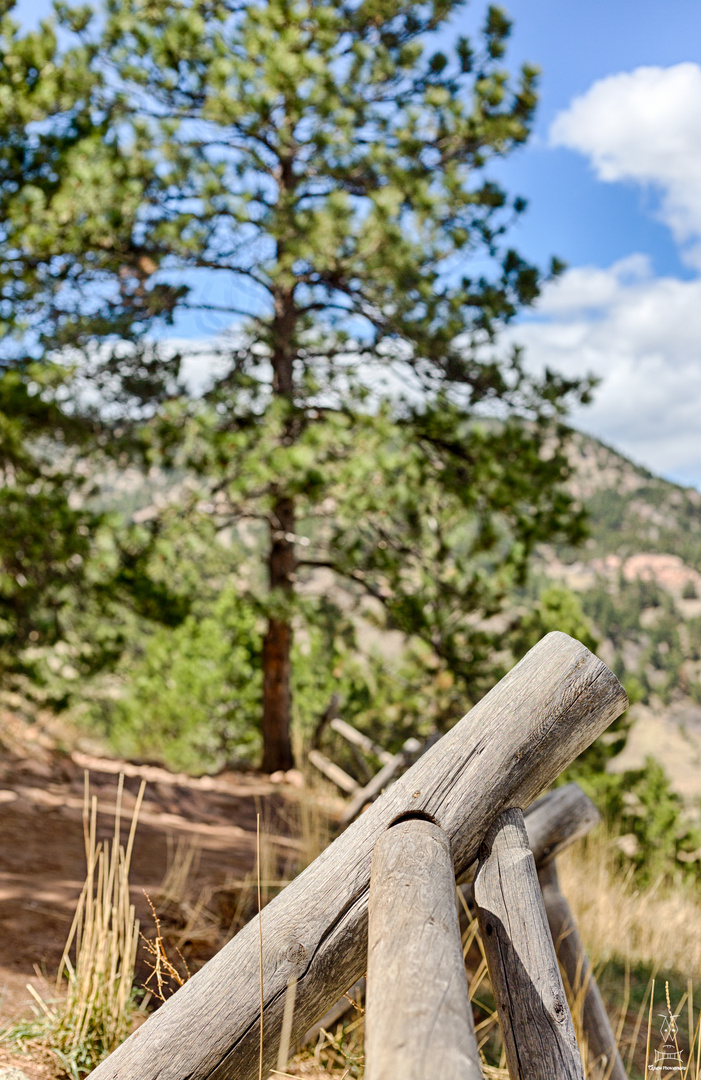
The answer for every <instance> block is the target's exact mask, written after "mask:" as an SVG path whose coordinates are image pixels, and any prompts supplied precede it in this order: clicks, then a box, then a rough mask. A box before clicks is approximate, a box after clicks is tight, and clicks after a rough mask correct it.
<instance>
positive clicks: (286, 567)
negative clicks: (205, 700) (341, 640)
mask: <svg viewBox="0 0 701 1080" xmlns="http://www.w3.org/2000/svg"><path fill="white" fill-rule="evenodd" d="M295 319H296V309H295V303H294V296H293V294H292V293H291V292H289V291H285V290H280V291H279V292H278V293H277V294H276V296H275V316H274V319H273V326H272V331H273V343H274V344H273V350H272V356H271V360H272V367H273V387H272V388H273V394H275V395H277V396H279V397H282V398H285V399H286V400H287V401H288V402H289V404H290V406H292V405H293V404H294V351H293V350H294V344H293V337H294V328H295ZM294 438H295V430H294V421H293V418H292V415H290V417H289V418H288V421H287V424H286V430H285V434H284V441H285V442H286V443H287V444H289V443H291V442H293V441H294ZM294 531H295V507H294V500H293V499H292V498H291V497H290V496H289V495H285V493H284V492H279V493H278V495H277V499H276V501H275V503H274V505H273V512H272V516H271V521H270V553H269V555H268V581H269V585H270V589H271V591H276V592H278V593H282V594H283V595H284V596H286V597H290V598H291V597H292V593H293V591H294V571H295V565H296V563H295V547H294ZM291 652H292V624H291V622H290V619H289V618H284V617H283V618H279V617H277V616H275V615H271V616H270V618H269V620H268V630H267V633H266V635H265V639H264V641H263V766H262V767H263V772H277V771H278V770H280V769H285V770H286V769H291V768H292V766H293V765H294V759H293V757H292V744H291V742H290V722H291V720H292V686H291V683H292V659H291Z"/></svg>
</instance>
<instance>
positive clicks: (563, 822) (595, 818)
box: [461, 783, 601, 895]
mask: <svg viewBox="0 0 701 1080" xmlns="http://www.w3.org/2000/svg"><path fill="white" fill-rule="evenodd" d="M524 820H525V823H526V833H527V834H528V846H529V847H530V849H531V851H532V852H533V858H534V859H535V864H536V867H537V868H538V869H540V867H541V866H545V865H546V864H547V863H548V862H550V860H551V859H554V858H555V856H556V855H557V854H559V852H561V851H564V849H565V848H566V847H569V845H570V844H572V843H574V841H575V840H578V839H579V838H580V836H585V835H586V834H587V833H588V832H589V831H590V829H593V828H594V826H595V825H598V823H599V822H600V821H601V814H600V813H599V811H598V810H597V808H596V807H595V806H594V803H593V802H592V801H591V799H590V798H589V796H588V795H585V794H584V792H583V791H582V789H581V787H580V786H579V784H576V783H572V784H564V785H563V787H559V788H554V790H553V791H547V792H546V793H545V795H541V797H540V798H539V799H536V801H535V802H534V803H531V805H530V806H529V807H527V809H526V810H525V812H524ZM476 872H477V863H476V862H474V863H473V864H472V866H470V867H468V869H467V870H466V871H465V873H464V874H463V881H462V882H461V885H462V886H463V888H464V887H465V886H466V885H467V884H468V883H469V882H471V881H472V880H473V879H474V876H475V874H476ZM466 895H468V894H467V893H466ZM470 895H471V893H470Z"/></svg>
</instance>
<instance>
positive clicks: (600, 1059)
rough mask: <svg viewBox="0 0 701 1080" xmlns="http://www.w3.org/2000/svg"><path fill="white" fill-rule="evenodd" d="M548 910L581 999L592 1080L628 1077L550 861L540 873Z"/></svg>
mask: <svg viewBox="0 0 701 1080" xmlns="http://www.w3.org/2000/svg"><path fill="white" fill-rule="evenodd" d="M538 877H539V879H540V885H541V889H542V890H543V900H544V901H545V911H546V914H547V918H548V923H549V926H550V933H551V935H552V939H553V943H554V945H555V952H556V953H557V958H558V960H559V961H560V964H561V966H562V970H563V971H564V973H565V981H566V983H567V984H568V985H567V988H568V992H569V995H570V1000H571V1001H572V1000H575V1001H579V1002H580V1008H581V1013H582V1029H583V1031H584V1036H585V1038H586V1040H587V1047H588V1055H587V1066H588V1072H587V1075H588V1076H590V1077H591V1078H592V1080H627V1077H626V1070H625V1068H624V1065H623V1062H622V1061H621V1057H620V1054H619V1053H618V1047H617V1046H616V1037H615V1035H614V1033H613V1030H612V1028H611V1024H610V1022H609V1018H608V1015H607V1013H606V1006H605V1005H604V1003H603V1001H602V999H601V994H600V993H599V987H598V986H597V985H596V980H595V979H594V975H593V973H592V970H591V965H590V964H589V960H588V958H587V954H586V952H585V950H584V946H583V944H582V940H581V938H580V936H579V932H578V930H577V925H576V923H575V921H574V917H573V915H572V912H571V910H570V905H569V904H568V903H567V900H566V899H565V897H564V896H563V895H562V893H561V892H560V887H559V883H558V880H557V869H556V867H555V863H554V862H550V863H548V864H547V865H545V866H544V867H543V869H542V870H541V871H540V872H539V874H538Z"/></svg>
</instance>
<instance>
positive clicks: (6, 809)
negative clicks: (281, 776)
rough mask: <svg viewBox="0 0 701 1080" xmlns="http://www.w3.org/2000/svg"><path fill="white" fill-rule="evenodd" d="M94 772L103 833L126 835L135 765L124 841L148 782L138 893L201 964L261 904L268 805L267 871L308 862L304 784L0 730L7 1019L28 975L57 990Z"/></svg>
mask: <svg viewBox="0 0 701 1080" xmlns="http://www.w3.org/2000/svg"><path fill="white" fill-rule="evenodd" d="M0 719H4V721H5V724H4V727H2V728H0V735H6V734H7V731H8V718H7V716H5V717H0ZM11 719H12V718H11ZM11 727H12V725H11V724H10V728H11ZM8 742H9V743H11V746H10V748H8ZM86 770H89V776H90V792H91V795H96V796H97V799H98V830H97V831H98V839H101V840H111V838H112V836H113V834H114V825H115V797H116V793H117V785H118V778H119V773H120V771H122V772H124V773H125V779H124V795H123V811H122V823H121V838H122V842H123V843H124V842H125V841H126V838H127V835H128V830H129V824H130V820H131V813H132V809H133V806H134V803H135V800H136V795H137V793H138V790H139V787H140V784H141V781H142V779H145V780H146V783H147V786H146V792H145V796H144V801H143V804H142V807H141V812H140V814H139V824H138V828H137V831H136V840H135V845H134V851H133V857H132V864H131V873H130V884H131V896H132V901H133V903H134V904H135V907H136V911H137V915H138V917H139V919H140V921H141V928H142V931H143V932H144V933H145V935H146V936H147V937H153V936H155V925H154V920H153V915H152V913H151V910H150V908H149V904H148V900H147V898H146V894H147V895H148V896H149V897H150V898H151V899H152V900H153V901H154V902H155V904H156V908H157V910H158V911H159V913H160V914H161V915H162V918H163V929H164V937H165V938H166V939H167V937H168V935H170V938H171V940H172V941H174V942H177V944H178V945H179V947H180V948H181V951H182V953H183V955H184V957H185V960H186V962H187V965H188V967H189V968H190V970H191V971H194V970H196V969H197V968H198V967H200V966H201V965H202V963H204V962H205V961H206V960H207V959H209V957H210V956H211V955H212V954H213V953H214V952H215V951H216V950H217V949H218V948H220V947H221V945H222V944H223V943H224V941H225V940H226V939H227V937H229V936H231V934H232V933H233V932H235V930H236V929H238V926H239V925H240V924H241V923H242V922H243V921H245V920H246V918H248V917H250V915H251V914H253V910H254V908H253V904H254V903H255V901H254V890H253V889H251V888H250V887H249V886H250V882H251V880H252V876H253V873H254V867H255V858H256V822H257V815H258V814H260V816H261V821H262V828H263V830H264V832H265V836H266V841H267V847H268V852H269V854H268V864H269V866H268V870H267V871H265V870H264V872H265V873H268V874H271V873H272V874H274V875H276V876H277V877H278V878H280V879H284V878H285V876H292V875H293V874H294V873H295V872H296V869H297V867H298V865H299V859H300V842H299V840H298V839H297V838H296V835H295V834H296V823H297V816H298V815H297V813H296V811H297V808H298V803H299V799H300V792H299V791H298V790H297V788H296V787H295V786H294V785H293V784H292V783H286V782H285V781H284V780H283V782H281V783H278V784H273V783H271V782H270V779H269V778H268V777H266V776H261V775H259V774H255V773H245V772H228V773H224V774H220V775H219V776H217V777H202V778H200V779H194V778H192V777H188V776H186V775H184V774H183V775H176V774H172V773H169V772H167V771H166V770H165V769H162V768H159V767H155V766H151V765H137V764H134V763H128V762H120V761H115V760H110V759H107V758H100V757H96V756H93V755H90V754H86V753H81V752H79V751H73V752H70V753H68V752H64V753H58V752H56V751H55V750H54V749H48V748H47V747H46V745H42V744H41V741H37V742H34V743H33V744H30V745H29V746H25V745H24V744H22V743H19V742H18V741H17V740H15V742H14V743H12V740H11V739H7V738H5V739H0V1028H2V1027H4V1026H6V1025H7V1023H8V1021H10V1020H12V1019H15V1018H16V1017H18V1016H22V1015H26V1014H28V1011H29V1009H30V1006H31V1001H32V999H31V996H30V993H29V992H28V990H27V983H32V984H33V985H34V986H35V987H37V988H38V989H39V990H40V992H42V993H43V994H44V995H46V993H47V992H49V993H50V992H51V991H50V986H51V985H52V984H53V980H54V978H55V974H56V970H57V967H58V964H59V961H60V958H61V954H62V952H63V947H64V943H65V940H66V936H67V934H68V931H69V929H70V926H71V921H72V918H73V913H74V911H75V906H76V901H77V899H78V896H79V894H80V890H81V888H82V885H83V882H84V880H85V872H86V859H85V845H84V835H83V799H84V776H85V771H86ZM289 779H290V780H291V781H295V780H297V781H298V779H299V778H298V777H296V776H294V775H293V776H291V777H290V778H289ZM270 853H272V854H270ZM271 862H272V869H271V865H270V864H271ZM178 864H179V865H180V879H181V880H180V886H181V892H182V895H181V896H179V897H178V898H177V899H176V900H172V899H171V901H170V902H168V901H167V899H166V900H164V897H163V882H164V879H166V877H167V874H168V872H169V869H170V874H171V879H172V878H173V873H174V871H175V872H176V875H175V876H176V877H177V867H178ZM180 901H182V903H181V902H180ZM146 965H147V954H146V953H145V951H144V950H143V949H142V948H140V958H139V960H138V964H137V985H141V984H143V983H144V982H145V981H146V979H147V977H148V974H149V970H148V967H147V966H146ZM1 1067H2V1061H1V1060H0V1068H1Z"/></svg>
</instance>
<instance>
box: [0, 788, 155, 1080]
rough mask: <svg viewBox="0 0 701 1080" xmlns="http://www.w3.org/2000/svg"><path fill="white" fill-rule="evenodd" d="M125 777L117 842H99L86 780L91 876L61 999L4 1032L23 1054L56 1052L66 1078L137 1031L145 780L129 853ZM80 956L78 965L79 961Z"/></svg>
mask: <svg viewBox="0 0 701 1080" xmlns="http://www.w3.org/2000/svg"><path fill="white" fill-rule="evenodd" d="M123 785H124V777H123V776H120V778H119V785H118V788H117V796H116V805H115V813H114V835H113V839H112V843H111V844H110V842H109V841H104V842H103V841H98V840H97V799H96V798H95V797H94V796H93V797H92V798H91V797H90V785H89V777H88V774H87V773H86V776H85V797H84V805H83V832H84V837H85V857H86V862H87V874H86V878H85V884H84V885H83V889H82V891H81V894H80V898H79V900H78V905H77V908H76V912H75V916H74V918H73V922H72V925H71V929H70V931H69V934H68V938H67V940H66V945H65V948H64V950H63V956H62V957H61V962H60V965H59V970H58V975H57V978H56V987H55V996H54V997H53V998H48V997H47V998H45V997H42V996H41V995H40V994H39V993H38V992H37V991H36V990H34V988H33V987H31V986H30V987H28V989H29V990H30V992H31V993H32V995H33V997H34V999H35V1003H36V1005H35V1017H34V1018H33V1019H31V1020H28V1021H21V1022H19V1023H17V1024H14V1025H13V1026H12V1027H10V1028H8V1029H7V1030H6V1031H4V1032H2V1033H1V1034H0V1040H1V1041H3V1042H5V1043H7V1044H9V1045H10V1046H14V1047H16V1048H17V1049H19V1050H22V1051H25V1052H31V1051H32V1049H33V1048H39V1049H42V1050H44V1051H46V1050H49V1051H50V1052H51V1053H52V1054H53V1055H55V1057H56V1058H57V1059H58V1061H59V1062H60V1064H61V1066H62V1070H63V1072H64V1074H67V1075H68V1076H70V1077H72V1078H73V1080H81V1078H82V1077H84V1076H87V1075H88V1073H90V1072H91V1071H92V1069H94V1068H95V1066H96V1065H97V1063H98V1062H99V1061H101V1060H102V1059H103V1058H104V1057H106V1055H107V1054H109V1053H111V1051H112V1050H114V1049H115V1048H116V1047H117V1046H119V1044H120V1043H121V1042H122V1041H123V1039H124V1038H125V1037H126V1035H127V1034H128V1031H129V1026H130V1022H131V1009H132V991H133V983H134V964H135V960H136V949H137V944H138V938H139V924H138V922H137V920H136V917H135V913H134V906H133V904H132V903H131V902H130V895H129V866H130V862H131V855H132V850H133V846H134V835H135V832H136V825H137V820H138V815H139V809H140V806H141V802H142V799H143V794H144V788H145V783H143V782H142V784H141V789H140V791H139V795H138V797H137V800H136V804H135V806H134V811H133V813H132V818H131V825H130V828H129V835H128V840H127V844H126V848H125V847H123V845H122V844H121V842H120V831H121V816H122V794H123ZM71 954H73V957H74V958H73V960H71Z"/></svg>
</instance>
